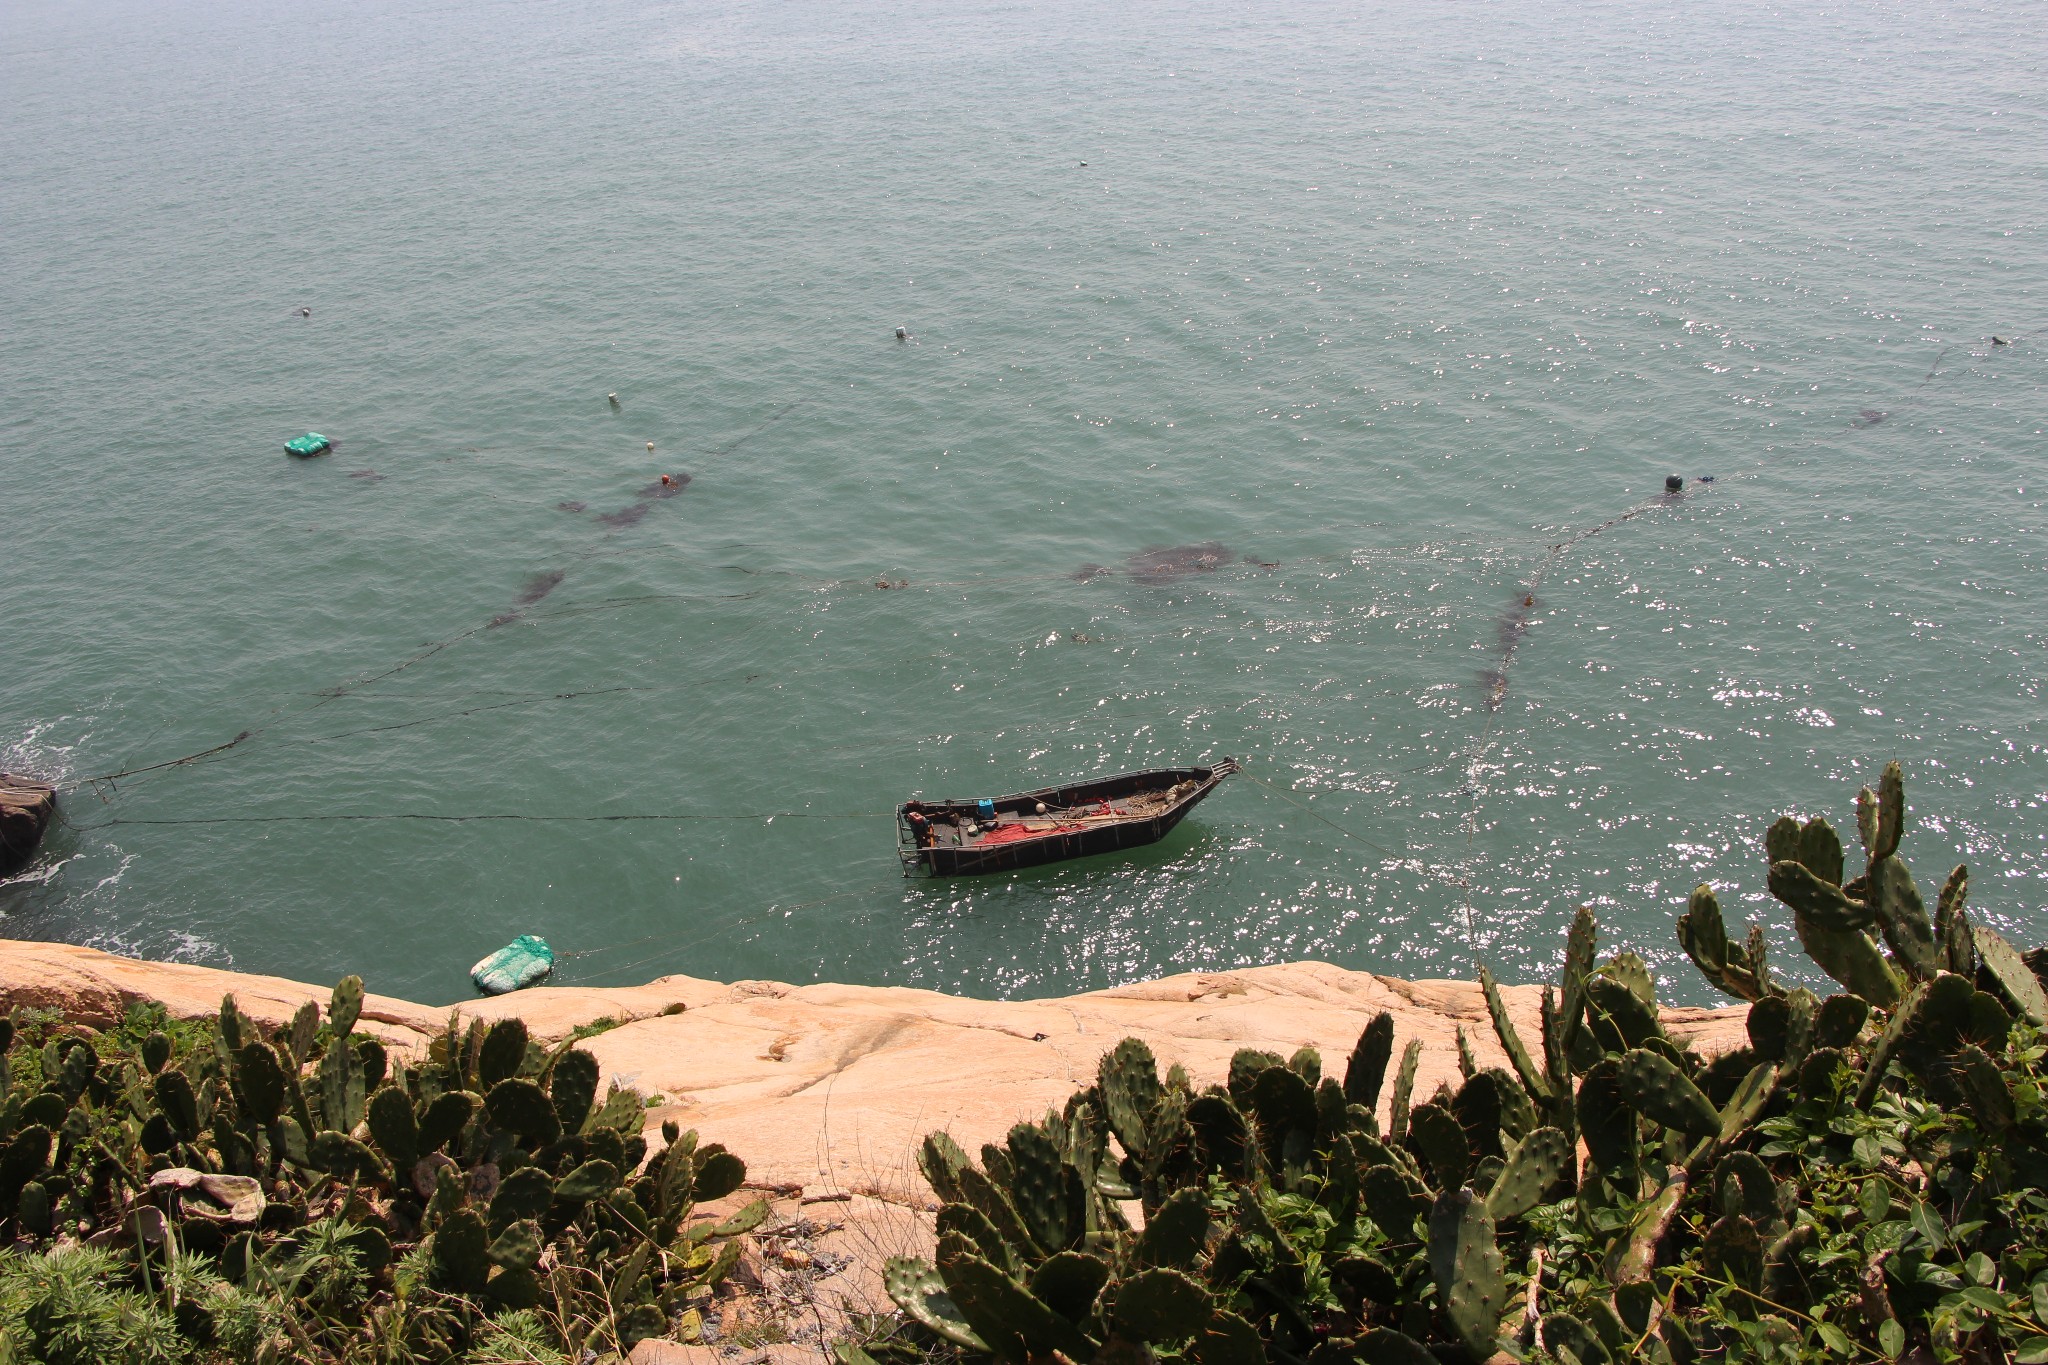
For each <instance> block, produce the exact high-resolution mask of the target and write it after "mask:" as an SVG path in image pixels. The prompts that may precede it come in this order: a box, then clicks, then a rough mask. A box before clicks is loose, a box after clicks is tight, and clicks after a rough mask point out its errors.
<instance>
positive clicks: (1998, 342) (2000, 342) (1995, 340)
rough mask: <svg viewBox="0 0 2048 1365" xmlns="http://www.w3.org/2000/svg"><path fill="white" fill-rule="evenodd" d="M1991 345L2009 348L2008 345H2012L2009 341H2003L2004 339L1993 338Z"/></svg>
mask: <svg viewBox="0 0 2048 1365" xmlns="http://www.w3.org/2000/svg"><path fill="white" fill-rule="evenodd" d="M1991 344H1992V345H1993V346H2010V345H2012V343H2011V342H2010V341H2007V340H2006V339H2005V338H2004V337H1993V338H1991Z"/></svg>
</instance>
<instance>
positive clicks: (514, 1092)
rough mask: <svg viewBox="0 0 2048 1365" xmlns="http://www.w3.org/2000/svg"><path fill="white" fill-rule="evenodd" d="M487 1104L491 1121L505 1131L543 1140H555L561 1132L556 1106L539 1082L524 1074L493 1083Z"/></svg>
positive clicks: (485, 1099) (486, 1097)
mask: <svg viewBox="0 0 2048 1365" xmlns="http://www.w3.org/2000/svg"><path fill="white" fill-rule="evenodd" d="M484 1108H485V1109H486V1110H487V1111H489V1113H490V1116H491V1123H492V1124H493V1125H494V1126H496V1127H498V1128H501V1129H503V1130H504V1131H505V1132H508V1133H517V1134H519V1135H520V1136H522V1137H528V1138H532V1139H533V1140H534V1141H535V1142H541V1143H547V1142H553V1141H554V1140H555V1139H556V1138H557V1137H559V1136H560V1135H561V1131H562V1125H561V1121H560V1120H558V1119H557V1118H556V1117H555V1106H554V1105H553V1104H552V1103H551V1102H549V1100H548V1097H547V1094H546V1093H545V1092H544V1091H542V1089H541V1088H540V1087H539V1086H538V1085H535V1084H534V1083H533V1082H532V1081H529V1080H526V1079H525V1078H523V1077H518V1076H515V1077H513V1078H512V1079H510V1080H504V1081H499V1082H498V1083H497V1084H496V1085H494V1086H492V1087H491V1090H490V1093H489V1094H488V1095H486V1096H485V1097H484Z"/></svg>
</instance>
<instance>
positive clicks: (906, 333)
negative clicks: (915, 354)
mask: <svg viewBox="0 0 2048 1365" xmlns="http://www.w3.org/2000/svg"><path fill="white" fill-rule="evenodd" d="M896 339H897V340H898V341H908V340H910V329H909V328H908V327H898V328H897V329H896Z"/></svg>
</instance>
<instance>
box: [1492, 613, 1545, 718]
mask: <svg viewBox="0 0 2048 1365" xmlns="http://www.w3.org/2000/svg"><path fill="white" fill-rule="evenodd" d="M1535 613H1536V595H1535V594H1534V593H1527V592H1525V593H1523V594H1522V595H1521V596H1520V597H1517V598H1516V599H1515V600H1514V602H1513V603H1512V604H1511V605H1510V606H1509V607H1508V609H1507V610H1506V611H1504V612H1502V613H1501V614H1500V619H1499V620H1498V621H1496V622H1494V635H1495V638H1496V639H1497V640H1498V642H1499V644H1500V663H1499V664H1498V665H1497V666H1495V667H1493V668H1482V669H1480V670H1479V685H1480V687H1481V688H1483V689H1484V690H1485V692H1486V709H1487V710H1489V711H1498V710H1500V704H1501V702H1502V701H1503V700H1505V699H1506V697H1507V695H1508V665H1510V664H1512V663H1513V662H1514V661H1515V648H1516V647H1517V646H1518V645H1520V644H1521V643H1522V636H1523V635H1524V634H1526V633H1527V632H1528V629H1529V621H1530V618H1531V617H1532V616H1534V615H1535Z"/></svg>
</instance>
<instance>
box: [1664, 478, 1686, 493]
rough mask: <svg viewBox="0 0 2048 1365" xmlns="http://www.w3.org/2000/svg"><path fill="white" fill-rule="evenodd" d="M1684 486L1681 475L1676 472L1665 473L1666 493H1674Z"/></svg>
mask: <svg viewBox="0 0 2048 1365" xmlns="http://www.w3.org/2000/svg"><path fill="white" fill-rule="evenodd" d="M1684 487H1685V479H1684V478H1683V477H1682V476H1680V475H1677V474H1666V475H1665V476H1664V491H1665V492H1666V493H1676V492H1679V491H1681V490H1682V489H1683V488H1684Z"/></svg>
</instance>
